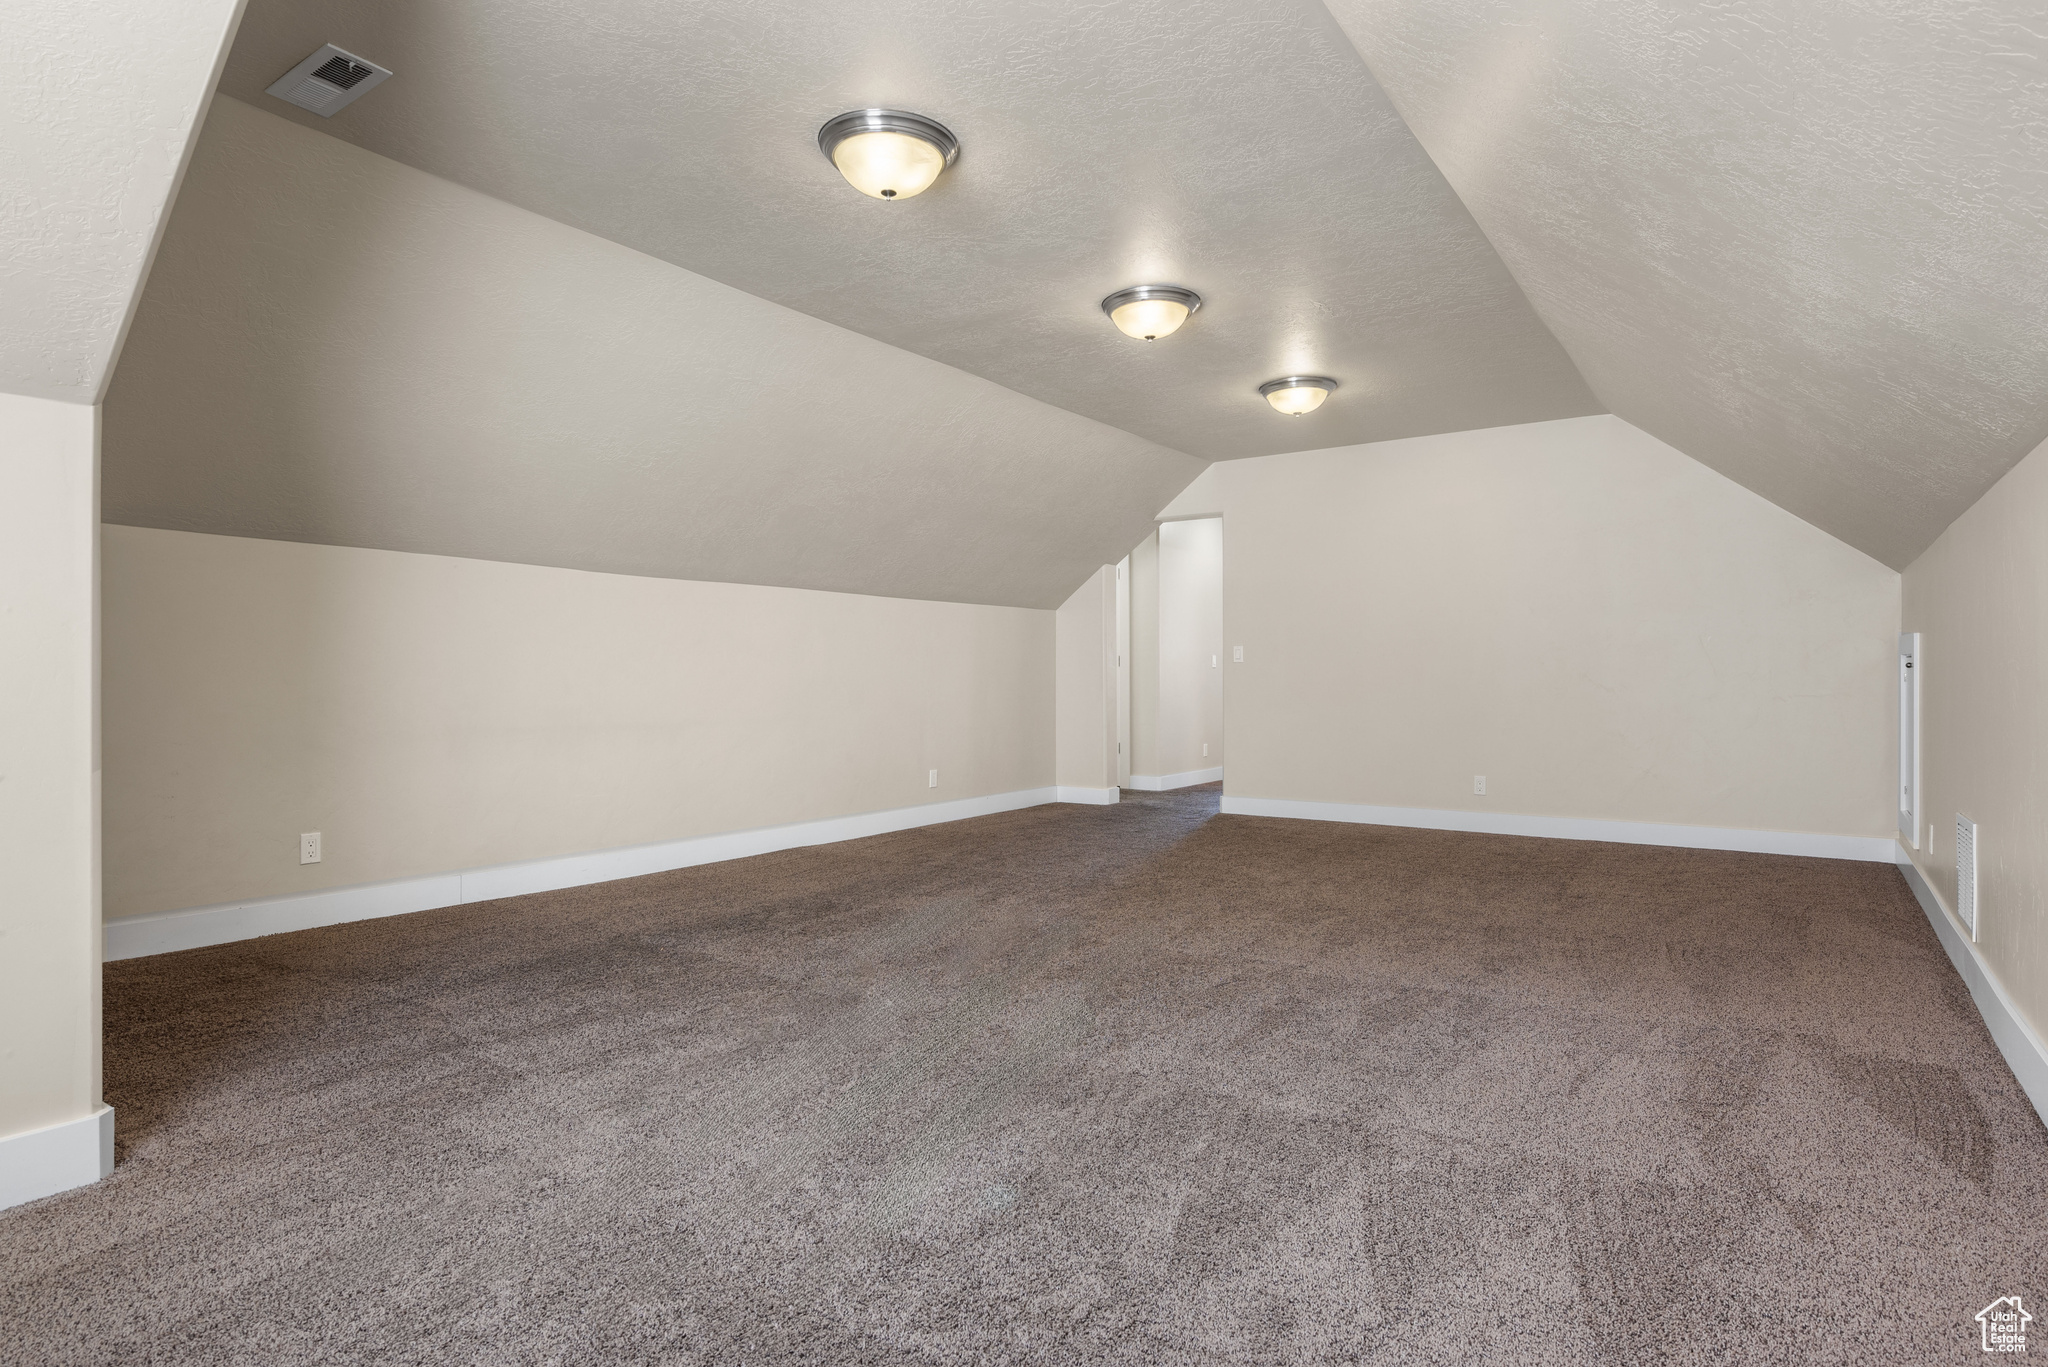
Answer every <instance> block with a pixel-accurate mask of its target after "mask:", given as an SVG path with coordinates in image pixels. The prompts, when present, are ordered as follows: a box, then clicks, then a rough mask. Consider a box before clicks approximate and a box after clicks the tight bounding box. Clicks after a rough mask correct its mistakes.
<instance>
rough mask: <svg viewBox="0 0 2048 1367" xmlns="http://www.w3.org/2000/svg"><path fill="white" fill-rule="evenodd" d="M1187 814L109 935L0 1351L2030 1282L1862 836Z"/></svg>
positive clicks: (1140, 1330) (1198, 1344)
mask: <svg viewBox="0 0 2048 1367" xmlns="http://www.w3.org/2000/svg"><path fill="white" fill-rule="evenodd" d="M1215 806H1216V790H1215V788H1214V787H1209V788H1202V789H1191V790H1187V791H1184V792H1180V793H1169V794H1139V793H1127V794H1125V800H1124V802H1123V803H1122V805H1120V806H1117V807H1112V808H1093V807H1072V806H1066V807H1041V808H1038V809H1035V810H1031V811H1024V812H1016V813H1012V814H1009V815H1005V816H997V817H988V818H985V819H982V820H978V821H971V822H962V823H958V824H955V825H949V826H939V827H932V828H929V829H925V830H919V831H910V832H905V833H902V834H898V835H890V836H883V837H879V838H876V839H872V840H864V841H859V842H856V843H850V844H844V845H835V846H828V847H823V848H819V849H812V850H801V851H792V852H789V853H785V854H777V855H770V856H766V857H764V858H759V859H750V860H745V861H742V862H737V863H730V864H721V865H713V866H709V867H705V868H699V869H691V870H686V871H682V872H677V873H670V874H661V875H657V876H654V877H649V878H641V879H635V880H631V881H627V882H620V883H612V884H607V885H603V886H600V887H594V888H585V889H577V890H573V891H569V892H562V893H552V894H546V895H542V896H535V897H525V898H519V899H515V900H509V901H503V902H495V903H485V904H479V905H473V906H466V907H459V908H453V909H450V910H447V911H438V912H428V913H424V914H421V915H416V916H406V917H397V918H393V919H390V920H382V921H367V922H361V923H358V924H354V925H347V926H338V927H334V928H332V929H327V930H314V931H304V932H301V933H298V934H294V935H282V936H276V937H273V938H270V939H265V940H256V941H250V942H245V943H243V944H238V945H228V946H222V947H219V948H215V949H205V950H194V951H191V952H189V953H184V954H173V955H164V956H161V957H158V958H154V959H140V960H131V961H128V962H123V963H116V964H112V965H109V966H108V969H107V980H106V1017H107V1078H108V1094H109V1100H110V1101H112V1102H113V1103H114V1105H115V1106H116V1107H117V1108H118V1110H119V1115H120V1135H121V1161H120V1165H119V1167H118V1168H117V1170H116V1172H115V1174H114V1176H113V1177H112V1178H110V1179H108V1180H107V1181H106V1182H103V1183H101V1184H100V1185H98V1186H97V1187H93V1188H88V1189H85V1190H81V1191H77V1192H73V1193H68V1194H66V1195H63V1196H58V1197H54V1198H52V1199H50V1200H48V1201H44V1202H41V1203H38V1204H36V1205H32V1206H27V1207H23V1208H20V1209H17V1210H14V1211H11V1212H7V1213H5V1214H0V1266H4V1269H5V1272H4V1286H0V1360H4V1361H6V1362H8V1363H33V1364H38V1367H41V1365H42V1364H68V1363H121V1364H144V1363H164V1364H173V1363H174V1364H188V1363H189V1364H200V1363H214V1362H223V1363H226V1362H232V1363H246V1364H262V1365H263V1367H281V1365H283V1364H319V1365H320V1367H337V1365H338V1364H355V1363H465V1364H468V1363H476V1364H528V1363H535V1364H537V1363H607V1364H610V1363H695V1362H718V1363H735V1364H738V1363H749V1364H768V1363H826V1364H836V1363H867V1362H877V1363H879V1362H904V1363H927V1362H929V1363H981V1362H992V1363H998V1362H1013V1363H1036V1362H1046V1363H1064V1362H1104V1363H1131V1364H1177V1363H1187V1364H1194V1363H1215V1362H1245V1363H1254V1362H1256V1363H1278V1362H1352V1361H1356V1362H1365V1363H1400V1364H1412V1363H1463V1362H1485V1363H1503V1364H1509V1363H1512V1364H1537V1363H1614V1364H1621V1363H1628V1364H1638V1363H1735V1364H1752V1363H1781V1362H1782V1363H1832V1362H1857V1363H1882V1364H1887V1365H1890V1364H1920V1363H1940V1362H1951V1361H1954V1362H1962V1361H1967V1360H1975V1359H1976V1358H1978V1357H1979V1356H1980V1354H1979V1352H1978V1350H1977V1346H1976V1326H1975V1324H1974V1322H1973V1320H1972V1316H1973V1315H1974V1314H1975V1313H1976V1312H1977V1311H1978V1310H1979V1309H1980V1308H1982V1307H1983V1306H1984V1305H1985V1304H1987V1303H1988V1302H1990V1301H1991V1300H1992V1299H1993V1298H1994V1297H1997V1296H2001V1295H2007V1294H2012V1293H2020V1294H2023V1295H2025V1296H2027V1297H2028V1302H2029V1305H2030V1307H2032V1306H2033V1305H2034V1304H2035V1301H2034V1297H2036V1296H2048V1136H2044V1133H2043V1129H2042V1126H2041V1124H2040V1122H2039V1121H2038V1120H2037V1119H2036V1118H2035V1116H2034V1114H2033V1112H2032V1111H2031V1110H2030V1109H2029V1108H2028V1105H2027V1102H2026V1099H2025V1097H2024V1096H2023V1095H2022V1093H2021V1092H2020V1090H2019V1088H2018V1086H2017V1084H2015V1083H2014V1081H2013V1079H2012V1077H2011V1075H2010V1074H2009V1073H2008V1072H2007V1071H2006V1069H2005V1066H2004V1065H2003V1063H2002V1062H2001V1061H2000V1059H1999V1057H1998V1054H1997V1052H1996V1050H1995V1048H1994V1047H1993V1045H1992V1043H1991V1041H1990V1038H1989V1037H1988V1035H1987V1034H1986V1033H1985V1030H1984V1028H1983V1026H1982V1024H1981V1023H1980V1021H1979V1020H1978V1018H1977V1016H1976V1014H1975V1012H1974V1010H1973V1009H1972V1007H1971V1005H1970V1002H1969V1000H1968V997H1967V995H1966V993H1965V991H1964V988H1963V986H1962V984H1961V983H1960V981H1959V980H1958V979H1957V978H1956V976H1955V974H1954V973H1953V972H1952V971H1951V970H1950V968H1949V966H1948V964H1947V962H1946V960H1945V959H1944V958H1943V956H1942V953H1941V950H1940V947H1939V945H1938V944H1937V943H1936V941H1935V939H1934V936H1933V934H1932V932H1931V931H1930V930H1929V928H1928V926H1927V924H1926V922H1925V920H1924V918H1923V917H1922V915H1921V913H1920V911H1919V909H1918V908H1917V906H1916V905H1915V904H1914V902H1913V900H1912V897H1911V895H1910V894H1909V893H1908V891H1907V890H1906V888H1905V885H1904V884H1903V882H1902V881H1901V880H1900V878H1899V875H1898V873H1897V871H1896V870H1894V869H1892V868H1890V867H1887V866H1883V865H1867V864H1847V863H1834V862H1827V861H1821V860H1805V859H1791V858H1777V857H1770V856H1761V855H1743V854H1721V853H1708V852H1700V851H1686V850H1660V849H1646V848H1637V847H1628V846H1620V845H1597V844H1582V843H1575V842H1565V841H1544V840H1519V839H1513V838H1508V837H1491V836H1473V835H1459V834H1448V833H1441V832H1429V831H1405V830H1394V829H1389V828H1384V827H1366V826H1338V825H1324V824H1320V823H1310V822H1288V821H1269V820H1258V819H1253V818H1246V817H1218V816H1215V815H1214V812H1215ZM2036 1313H2041V1312H2040V1311H2038V1310H2037V1311H2036ZM2044 1323H2048V1321H2044ZM2044 1346H2048V1345H2044Z"/></svg>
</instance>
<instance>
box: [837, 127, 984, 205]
mask: <svg viewBox="0 0 2048 1367" xmlns="http://www.w3.org/2000/svg"><path fill="white" fill-rule="evenodd" d="M818 150H819V151H821V152H823V153H824V154H825V159H826V160H827V161H830V162H831V163H832V164H833V165H834V166H836V167H838V168H839V174H840V175H842V176H845V177H846V183H847V184H848V185H851V186H852V187H853V188H854V189H856V190H858V191H860V192H861V193H862V194H864V195H871V196H873V197H874V198H876V199H909V198H910V197H911V196H912V195H918V194H922V193H924V192H925V191H926V190H928V189H930V188H931V184H932V182H933V181H935V180H937V179H938V178H939V172H941V171H943V170H945V169H946V168H947V167H948V166H951V165H952V164H953V159H954V158H955V157H957V156H959V155H960V139H958V138H956V137H954V136H953V132H952V130H951V129H949V128H947V127H946V125H944V124H942V123H940V122H939V121H938V120H936V119H928V118H926V117H925V116H924V115H922V114H906V113H904V112H903V111H902V110H900V109H855V110H850V111H849V112H847V113H844V114H841V115H840V116H839V117H838V118H836V119H829V120H827V121H826V123H825V126H824V127H823V128H820V129H819V130H818Z"/></svg>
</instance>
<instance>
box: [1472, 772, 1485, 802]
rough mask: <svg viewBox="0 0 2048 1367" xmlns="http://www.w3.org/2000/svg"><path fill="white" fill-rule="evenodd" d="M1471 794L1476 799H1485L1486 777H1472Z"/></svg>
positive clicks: (1478, 775) (1482, 775) (1477, 775)
mask: <svg viewBox="0 0 2048 1367" xmlns="http://www.w3.org/2000/svg"><path fill="white" fill-rule="evenodd" d="M1472 792H1473V795H1474V796H1476V797H1485V796H1486V775H1484V774H1474V775H1472Z"/></svg>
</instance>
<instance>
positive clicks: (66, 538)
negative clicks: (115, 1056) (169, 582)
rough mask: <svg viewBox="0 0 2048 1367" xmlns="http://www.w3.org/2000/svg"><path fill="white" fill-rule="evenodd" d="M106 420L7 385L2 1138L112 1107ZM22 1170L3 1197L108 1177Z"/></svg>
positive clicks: (1, 588)
mask: <svg viewBox="0 0 2048 1367" xmlns="http://www.w3.org/2000/svg"><path fill="white" fill-rule="evenodd" d="M98 424H99V410H98V409H97V408H93V407H91V406H89V405H86V404H75V403H62V402H59V401H57V400H54V399H37V398H29V397H27V396H25V395H19V394H0V1065H4V1067H0V1140H5V1139H7V1138H9V1137H11V1136H19V1135H23V1134H27V1133H31V1132H35V1131H40V1130H43V1129H45V1128H47V1127H50V1126H54V1125H59V1124H63V1123H65V1122H67V1121H74V1120H79V1119H82V1118H84V1117H86V1116H88V1115H90V1114H91V1113H92V1112H93V1111H95V1110H96V1109H97V1108H98V1107H99V1105H100V1011H99V1002H100V972H99V963H100V955H99V948H100V942H99V886H98V877H97V875H98V865H99V850H98V843H97V842H98V839H99V812H98V805H97V804H98V800H99V793H98V779H99V753H98V733H97V715H96V708H95V706H94V695H93V674H94V668H95V659H94V650H95V648H96V641H95V632H94V622H95V612H94V584H93V578H94V560H95V545H94V533H95V529H96V521H95V513H94V507H95V503H96V500H97V491H96V489H95V487H94V479H95V469H94V467H95V462H96V459H97V455H98V436H99V427H98ZM94 1152H95V1153H96V1152H97V1148H96V1146H94ZM20 1167H21V1164H19V1163H17V1162H16V1161H15V1160H14V1159H13V1158H12V1157H10V1156H9V1151H8V1150H6V1149H0V1206H6V1205H11V1204H13V1203H14V1202H15V1201H17V1200H30V1199H33V1198H35V1197H38V1196H45V1195H48V1194H49V1193H50V1192H52V1191H58V1190H62V1189H63V1188H64V1187H66V1186H76V1185H79V1184H80V1183H83V1182H89V1181H92V1180H93V1179H94V1178H96V1177H98V1176H100V1175H101V1174H100V1173H99V1172H98V1171H97V1170H89V1171H85V1172H83V1173H82V1174H80V1175H78V1176H77V1177H76V1179H75V1180H69V1181H48V1180H43V1179H44V1178H46V1177H48V1176H49V1174H48V1173H45V1172H40V1171H38V1172H26V1171H20V1170H18V1169H19V1168H20ZM60 1176H61V1174H60Z"/></svg>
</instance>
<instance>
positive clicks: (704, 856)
mask: <svg viewBox="0 0 2048 1367" xmlns="http://www.w3.org/2000/svg"><path fill="white" fill-rule="evenodd" d="M1101 791H1103V790H1101V789H1094V788H1027V789H1023V790H1020V791H1018V792H1014V793H993V794H990V795H989V796H987V797H965V798H959V799H956V800H955V801H952V802H933V803H927V804H925V805H924V806H919V807H896V808H892V809H890V810H888V811H881V812H864V813H861V814H860V815H858V816H837V817H829V818H826V819H825V820H822V821H800V822H796V823H794V824H792V825H788V826H767V827H763V828H761V829H758V830H751V831H731V832H728V833H726V834H723V835H706V836H698V837H696V838H694V839H690V840H670V841H664V842H663V843H661V844H658V845H635V846H631V847H629V848H627V849H621V850H598V851H595V852H593V853H590V854H570V855H563V856H561V857H559V858H556V859H537V860H534V861H532V862H530V863H523V864H499V865H496V866H494V867H491V868H483V869H466V870H464V871H462V872H460V873H436V874H427V875H425V876H423V877H419V878H403V879H399V880H397V881H395V882H390V883H370V884H363V885H359V886H356V887H348V888H331V889H328V890H326V891H323V892H309V893H302V894H298V895H295V896H288V897H265V898H259V899H256V900H252V901H247V902H230V903H224V904H222V905H220V906H211V907H193V908H190V909H188V910H184V911H159V912H152V913H150V914H149V915H146V916H123V917H120V918H117V919H115V920H111V921H108V922H107V923H106V927H105V929H106V950H105V954H106V957H107V958H108V959H109V960H112V959H133V958H136V957H139V956H141V955H144V954H168V953H170V952H171V951H173V950H179V949H198V948H200V947H201V946H203V945H219V944H226V943H228V942H229V941H231V940H247V939H252V938H254V937H255V936H258V935H277V934H280V933H282V932H284V931H288V930H309V929H311V928H313V927H314V926H331V925H339V924H341V923H342V922H344V921H367V920H370V919H372V918H374V917H379V916H401V915H404V914H405V913H407V912H413V911H431V910H433V909H434V908H435V907H452V906H459V905H461V904H462V903H464V902H488V901H490V900H492V899H493V898H498V897H518V896H521V895H522V894H525V893H529V892H553V891H554V890H555V889H557V888H573V887H580V886H582V885H583V884H585V883H606V882H610V881H611V880H612V879H614V878H635V877H638V876H639V875H641V874H647V873H665V872H667V871H668V870H670V869H687V868H692V867H694V866H696V865H698V864H715V863H718V862H720V861H722V860H726V859H744V858H747V857H748V856H750V855H756V854H771V853H773V852H774V851H776V850H790V849H796V848H798V847H799V846H804V845H828V844H831V843H833V842H835V841H840V840H858V839H860V838H861V837H863V836H870V835H886V834H887V833H888V832H890V831H905V830H910V829H911V828H913V827H917V826H933V825H937V824H939V823H941V822H946V821H962V820H965V819H967V818H969V817H976V816H992V815H994V814H995V813H997V812H1011V811H1016V810H1017V809H1019V808H1021V807H1038V806H1043V805H1044V804H1046V803H1048V802H1114V801H1116V789H1114V788H1111V789H1108V790H1107V791H1108V793H1109V796H1108V797H1107V798H1100V797H1070V796H1068V794H1070V793H1097V792H1101Z"/></svg>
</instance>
